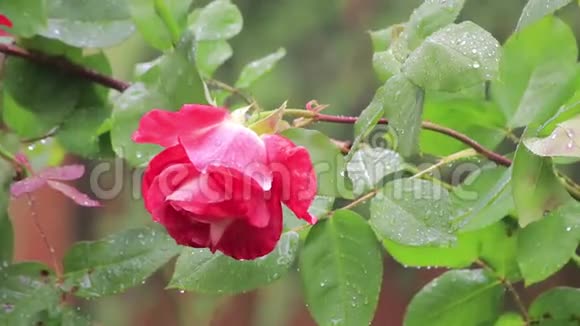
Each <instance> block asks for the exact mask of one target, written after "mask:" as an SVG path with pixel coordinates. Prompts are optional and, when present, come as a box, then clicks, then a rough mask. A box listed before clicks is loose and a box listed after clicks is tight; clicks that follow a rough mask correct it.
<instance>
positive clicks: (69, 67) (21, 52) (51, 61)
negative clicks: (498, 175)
mask: <svg viewBox="0 0 580 326" xmlns="http://www.w3.org/2000/svg"><path fill="white" fill-rule="evenodd" d="M0 53H4V54H7V55H11V56H16V57H20V58H24V59H27V60H30V61H33V62H37V63H40V64H45V65H50V66H55V67H58V68H60V69H62V70H64V71H67V72H69V73H71V74H75V75H77V76H80V77H83V78H86V79H88V80H91V81H93V82H95V83H98V84H100V85H103V86H105V87H108V88H112V89H115V90H117V91H119V92H123V91H124V90H126V89H127V88H129V86H131V84H129V83H127V82H125V81H122V80H118V79H115V78H113V77H110V76H107V75H104V74H101V73H100V72H98V71H96V70H93V69H89V68H86V67H83V66H81V65H78V64H76V63H73V62H71V61H69V60H67V59H65V58H63V57H55V56H49V55H46V54H44V53H40V52H34V51H30V50H27V49H23V48H21V47H18V46H15V45H11V44H0ZM208 82H209V83H210V84H213V85H214V86H217V87H220V88H222V89H225V90H227V91H229V92H231V93H233V94H236V95H238V96H240V97H242V98H243V99H244V100H245V101H246V102H250V103H251V102H252V99H250V98H249V97H247V96H246V95H245V94H243V93H242V92H240V91H239V90H237V89H236V88H233V87H231V86H229V85H227V84H225V83H222V82H218V81H215V80H210V81H208ZM305 112H309V113H312V114H313V115H312V116H310V117H305V118H311V119H312V120H313V121H324V122H333V123H347V124H353V123H355V122H356V121H357V119H358V117H349V116H334V115H328V114H322V113H319V112H313V111H305ZM378 123H379V124H388V123H389V121H388V120H387V119H380V120H379V122H378ZM421 127H422V128H423V129H426V130H431V131H435V132H438V133H440V134H444V135H447V136H450V137H452V138H455V139H457V140H459V141H460V142H462V143H464V144H466V145H467V146H469V147H471V148H473V149H474V150H475V151H476V152H478V153H480V154H481V155H483V156H485V157H486V158H488V159H489V160H491V161H494V162H496V163H497V164H500V165H503V166H510V165H511V163H512V161H511V160H510V159H508V158H507V157H505V156H502V155H500V154H498V153H495V152H493V151H491V150H489V149H487V148H485V147H483V146H482V145H480V144H479V143H478V142H477V141H475V140H473V139H471V138H469V136H467V135H465V134H462V133H460V132H458V131H456V130H453V129H451V128H447V127H444V126H440V125H437V124H435V123H432V122H428V121H423V122H422V123H421Z"/></svg>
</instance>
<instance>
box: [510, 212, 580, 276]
mask: <svg viewBox="0 0 580 326" xmlns="http://www.w3.org/2000/svg"><path fill="white" fill-rule="evenodd" d="M579 241H580V204H579V203H577V202H572V203H570V204H567V205H564V206H562V207H560V208H559V209H557V210H555V211H553V212H551V213H550V214H548V215H547V216H545V217H544V218H543V219H542V220H540V221H537V222H535V223H532V224H530V225H528V226H527V227H525V228H524V229H523V230H522V231H521V232H520V236H519V239H518V264H519V266H520V269H521V271H522V275H523V277H524V279H525V281H526V285H530V284H534V283H537V282H540V281H543V280H545V279H546V278H548V277H549V276H550V275H552V274H554V273H555V272H557V271H558V270H560V269H561V268H562V267H563V266H564V265H565V264H566V263H567V262H568V260H570V257H572V255H574V254H575V251H576V248H577V247H578V243H579Z"/></svg>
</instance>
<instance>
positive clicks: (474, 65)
mask: <svg viewBox="0 0 580 326" xmlns="http://www.w3.org/2000/svg"><path fill="white" fill-rule="evenodd" d="M479 67H481V66H480V65H479V63H478V62H476V63H474V64H473V68H475V69H477V68H479Z"/></svg>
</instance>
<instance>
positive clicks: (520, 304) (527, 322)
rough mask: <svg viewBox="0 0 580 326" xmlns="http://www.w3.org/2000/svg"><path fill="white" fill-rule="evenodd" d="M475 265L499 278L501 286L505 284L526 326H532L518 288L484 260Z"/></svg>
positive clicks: (479, 260) (477, 261)
mask: <svg viewBox="0 0 580 326" xmlns="http://www.w3.org/2000/svg"><path fill="white" fill-rule="evenodd" d="M475 263H476V264H477V265H479V266H480V267H483V268H484V269H485V270H487V271H488V272H490V273H492V274H493V275H495V276H496V277H497V279H498V280H499V281H500V282H501V284H503V286H504V287H505V288H506V290H508V292H510V293H511V295H512V297H513V298H514V302H515V303H516V306H517V307H518V310H519V311H520V313H521V314H522V317H524V321H525V325H530V324H531V320H532V319H531V317H530V315H529V314H528V310H527V309H526V305H525V304H524V301H523V300H522V298H521V297H520V294H519V293H518V291H517V290H516V288H514V285H513V284H512V283H511V282H510V281H509V280H508V279H506V278H504V277H501V276H499V275H497V273H496V272H495V270H494V269H493V268H492V267H491V266H489V265H488V264H487V263H486V262H484V261H483V260H481V259H478V260H476V261H475Z"/></svg>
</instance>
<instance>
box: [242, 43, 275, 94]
mask: <svg viewBox="0 0 580 326" xmlns="http://www.w3.org/2000/svg"><path fill="white" fill-rule="evenodd" d="M284 56H286V50H285V49H283V48H280V49H278V50H277V51H276V52H274V53H272V54H269V55H267V56H265V57H263V58H260V59H257V60H255V61H252V62H250V63H248V64H247V65H246V66H245V67H244V68H243V69H242V72H241V73H240V77H238V81H236V83H235V87H237V88H248V87H250V86H251V85H252V84H253V83H254V82H256V81H257V80H258V79H260V78H261V77H262V76H263V75H265V74H266V73H268V72H270V70H272V69H274V66H275V65H276V63H278V61H280V60H281V59H282V58H284Z"/></svg>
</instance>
